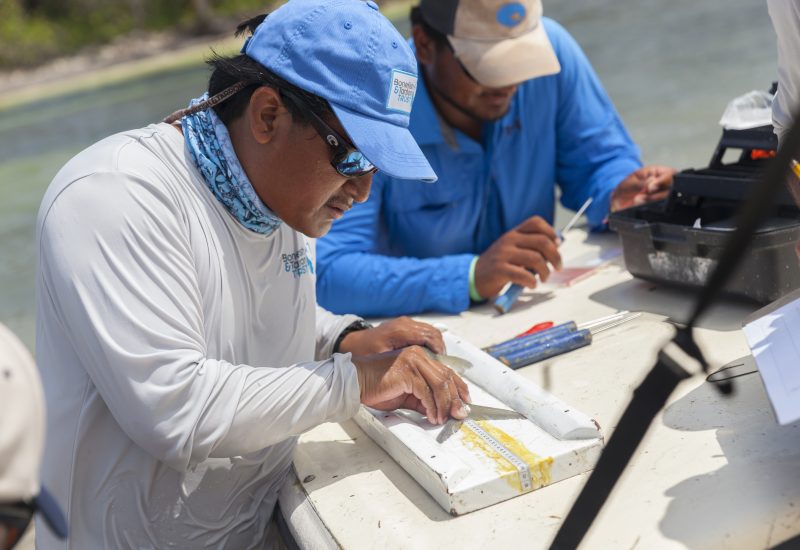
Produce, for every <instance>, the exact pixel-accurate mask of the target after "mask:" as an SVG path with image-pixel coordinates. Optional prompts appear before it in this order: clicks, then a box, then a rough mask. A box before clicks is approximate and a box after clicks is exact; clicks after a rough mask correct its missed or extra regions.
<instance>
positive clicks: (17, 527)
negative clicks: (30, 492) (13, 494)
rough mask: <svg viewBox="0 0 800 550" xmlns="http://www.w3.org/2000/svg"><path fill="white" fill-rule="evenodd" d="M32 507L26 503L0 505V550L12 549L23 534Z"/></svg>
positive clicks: (28, 521) (29, 518)
mask: <svg viewBox="0 0 800 550" xmlns="http://www.w3.org/2000/svg"><path fill="white" fill-rule="evenodd" d="M34 512H35V509H34V507H33V506H32V505H31V504H28V503H27V502H14V503H11V504H0V548H13V546H14V545H15V544H17V542H19V540H20V539H21V538H22V535H24V534H25V531H26V530H27V529H28V525H29V524H30V522H31V519H32V518H33V513H34Z"/></svg>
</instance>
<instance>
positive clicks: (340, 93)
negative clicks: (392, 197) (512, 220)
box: [242, 0, 437, 181]
mask: <svg viewBox="0 0 800 550" xmlns="http://www.w3.org/2000/svg"><path fill="white" fill-rule="evenodd" d="M242 53H244V54H246V55H247V56H249V57H250V58H252V59H254V60H255V61H258V62H259V63H260V64H262V65H263V66H264V67H266V68H267V69H269V70H270V71H272V72H273V73H275V74H277V75H278V76H280V77H281V78H283V79H285V80H287V81H288V82H291V83H292V84H294V85H295V86H297V87H299V88H302V89H303V90H305V91H307V92H310V93H312V94H315V95H318V96H319V97H322V98H324V99H326V100H328V103H330V105H331V107H332V108H333V111H334V113H335V114H336V116H337V117H338V119H339V121H340V122H341V123H342V126H344V129H345V130H346V131H347V133H348V135H349V136H350V138H351V139H352V140H353V143H354V145H355V146H356V147H358V149H359V151H361V153H363V154H364V156H365V157H367V159H368V160H369V161H370V162H371V163H372V164H373V165H375V166H377V167H378V169H380V170H381V171H382V172H385V173H386V174H388V175H389V176H391V177H394V178H399V179H413V180H424V181H436V179H437V178H436V174H435V173H434V171H433V169H432V168H431V165H430V164H429V163H428V161H427V159H426V158H425V155H423V154H422V151H421V150H420V148H419V146H418V145H417V143H416V141H414V138H413V137H412V135H411V132H409V131H408V122H409V118H410V115H411V105H412V103H413V102H414V94H415V93H416V90H417V61H416V59H415V57H414V54H413V53H412V52H411V48H409V46H408V44H407V43H406V41H405V40H404V39H403V37H402V36H400V33H398V32H397V29H395V28H394V26H393V25H392V24H391V22H389V20H388V19H386V17H384V16H383V15H382V14H381V13H380V11H379V10H378V6H377V4H375V2H372V1H371V0H368V1H366V2H365V1H364V0H289V1H288V2H287V3H286V4H284V5H283V6H281V7H280V8H278V9H277V10H275V11H274V12H272V13H270V15H269V17H267V18H266V19H265V20H264V21H263V22H262V23H261V24H260V25H259V26H258V28H257V29H256V31H255V33H253V36H252V37H250V38H249V39H248V40H247V42H245V44H244V46H243V47H242Z"/></svg>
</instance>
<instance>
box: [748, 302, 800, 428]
mask: <svg viewBox="0 0 800 550" xmlns="http://www.w3.org/2000/svg"><path fill="white" fill-rule="evenodd" d="M768 309H769V308H768ZM743 330H744V334H745V336H746V337H747V343H748V345H749V346H750V350H751V351H752V352H753V357H754V358H755V360H756V365H757V366H758V370H759V372H760V373H761V378H762V379H763V380H764V386H765V387H766V389H767V395H768V396H769V400H770V402H771V403H772V408H773V409H774V411H775V416H776V417H777V419H778V423H779V424H781V425H785V424H791V423H792V422H795V421H797V420H800V299H794V300H792V301H790V302H788V303H786V304H784V305H782V306H780V307H778V308H775V309H773V310H772V311H768V312H767V313H765V314H764V315H762V316H759V317H757V318H755V319H751V320H750V321H749V322H748V323H747V324H745V326H744V329H743Z"/></svg>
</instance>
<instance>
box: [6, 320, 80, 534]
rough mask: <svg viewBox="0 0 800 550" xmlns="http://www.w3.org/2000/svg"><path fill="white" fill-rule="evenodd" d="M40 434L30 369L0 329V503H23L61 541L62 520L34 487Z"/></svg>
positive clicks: (41, 415)
mask: <svg viewBox="0 0 800 550" xmlns="http://www.w3.org/2000/svg"><path fill="white" fill-rule="evenodd" d="M44 429H45V408H44V397H43V395H42V386H41V382H40V381H39V373H38V372H37V370H36V365H35V364H34V362H33V358H32V357H31V354H30V353H29V352H28V350H27V349H26V348H25V346H24V345H23V343H22V342H20V341H19V339H18V338H17V337H16V336H14V333H12V332H11V331H10V330H8V328H6V327H5V326H4V325H2V324H0V503H3V504H8V503H16V502H20V501H21V502H25V503H28V504H29V505H30V506H33V507H34V509H35V510H36V512H37V513H39V514H41V515H42V517H43V518H44V520H45V522H46V523H47V525H48V527H50V529H51V530H52V531H53V533H54V534H55V535H56V536H58V537H59V538H62V539H63V538H64V537H65V536H66V534H67V525H66V521H65V519H64V514H63V512H62V511H61V509H60V508H59V506H58V504H56V502H55V500H54V499H53V497H52V496H51V495H50V493H49V492H48V491H47V490H46V489H45V488H44V487H41V486H40V484H39V465H40V463H41V460H42V450H43V448H44V433H45V432H44Z"/></svg>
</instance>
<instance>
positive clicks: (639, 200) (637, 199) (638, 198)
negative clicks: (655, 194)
mask: <svg viewBox="0 0 800 550" xmlns="http://www.w3.org/2000/svg"><path fill="white" fill-rule="evenodd" d="M646 200H647V198H646V197H645V196H644V195H636V196H635V197H633V204H644V203H645V201H646Z"/></svg>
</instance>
